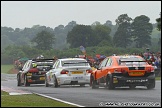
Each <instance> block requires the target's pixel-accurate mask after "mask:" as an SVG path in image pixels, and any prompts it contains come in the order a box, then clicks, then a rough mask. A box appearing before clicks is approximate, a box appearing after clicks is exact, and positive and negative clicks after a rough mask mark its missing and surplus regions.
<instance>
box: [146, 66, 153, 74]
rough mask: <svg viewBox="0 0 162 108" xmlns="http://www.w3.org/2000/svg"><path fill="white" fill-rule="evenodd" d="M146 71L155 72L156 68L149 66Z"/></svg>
mask: <svg viewBox="0 0 162 108" xmlns="http://www.w3.org/2000/svg"><path fill="white" fill-rule="evenodd" d="M146 72H148V73H149V72H154V68H151V67H150V68H147V71H146Z"/></svg>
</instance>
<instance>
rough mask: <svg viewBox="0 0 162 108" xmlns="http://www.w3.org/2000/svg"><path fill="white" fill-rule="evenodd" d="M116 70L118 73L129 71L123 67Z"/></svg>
mask: <svg viewBox="0 0 162 108" xmlns="http://www.w3.org/2000/svg"><path fill="white" fill-rule="evenodd" d="M114 72H116V73H126V72H127V71H126V70H125V69H123V68H117V69H114Z"/></svg>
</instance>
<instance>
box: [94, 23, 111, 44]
mask: <svg viewBox="0 0 162 108" xmlns="http://www.w3.org/2000/svg"><path fill="white" fill-rule="evenodd" d="M93 30H94V34H95V35H94V36H93V37H94V38H93V42H94V43H95V44H94V45H95V46H97V45H98V46H106V45H108V46H112V45H113V43H112V37H111V36H110V32H111V29H110V27H108V26H105V25H96V26H95V27H94V29H93Z"/></svg>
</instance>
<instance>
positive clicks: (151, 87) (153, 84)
mask: <svg viewBox="0 0 162 108" xmlns="http://www.w3.org/2000/svg"><path fill="white" fill-rule="evenodd" d="M153 88H155V79H154V80H153V82H152V83H150V84H148V85H147V89H153Z"/></svg>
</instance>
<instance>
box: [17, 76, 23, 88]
mask: <svg viewBox="0 0 162 108" xmlns="http://www.w3.org/2000/svg"><path fill="white" fill-rule="evenodd" d="M21 85H22V84H21V79H20V75H17V86H21Z"/></svg>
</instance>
